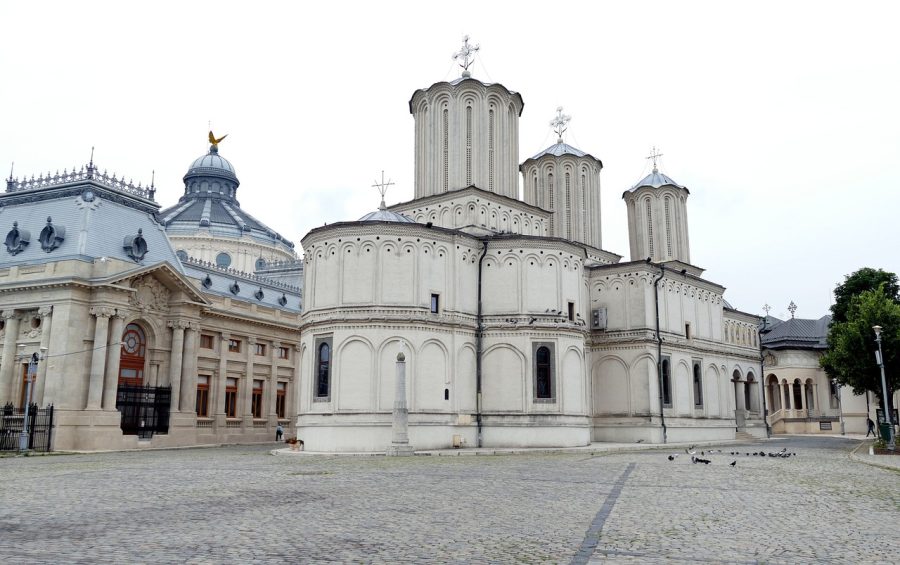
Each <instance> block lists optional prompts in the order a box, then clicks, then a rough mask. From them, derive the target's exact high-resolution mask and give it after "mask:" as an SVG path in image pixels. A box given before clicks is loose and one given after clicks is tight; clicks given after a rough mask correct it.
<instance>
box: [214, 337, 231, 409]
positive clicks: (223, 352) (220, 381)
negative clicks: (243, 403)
mask: <svg viewBox="0 0 900 565" xmlns="http://www.w3.org/2000/svg"><path fill="white" fill-rule="evenodd" d="M219 339H220V341H219V372H218V375H217V376H218V378H217V379H216V387H215V394H216V413H215V415H216V417H218V416H221V420H222V425H223V426H224V425H225V383H226V382H227V381H226V380H225V379H226V378H227V374H228V343H229V342H230V341H231V334H229V333H227V332H222V335H221V337H220V338H219Z"/></svg>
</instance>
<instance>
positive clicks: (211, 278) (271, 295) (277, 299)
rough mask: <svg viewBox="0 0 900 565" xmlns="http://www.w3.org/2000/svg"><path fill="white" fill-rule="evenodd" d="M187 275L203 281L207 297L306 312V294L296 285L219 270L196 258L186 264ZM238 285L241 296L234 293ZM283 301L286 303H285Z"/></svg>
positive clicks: (233, 271) (230, 270)
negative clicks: (260, 292)
mask: <svg viewBox="0 0 900 565" xmlns="http://www.w3.org/2000/svg"><path fill="white" fill-rule="evenodd" d="M184 272H185V274H186V275H187V276H189V277H192V278H195V279H197V280H199V281H200V289H199V290H200V292H202V293H204V294H215V295H219V296H226V297H229V298H232V299H235V300H242V301H244V302H249V303H252V304H261V305H263V306H267V307H269V308H275V309H278V310H284V311H287V312H300V311H301V310H302V302H303V293H302V291H301V290H300V288H298V287H296V286H291V285H287V284H284V283H279V282H277V281H273V280H270V279H267V278H265V277H259V276H256V275H252V274H250V273H243V272H241V271H237V270H235V269H227V268H222V267H218V266H216V265H215V264H212V263H209V262H206V261H199V260H196V259H188V260H187V261H185V262H184ZM207 277H208V278H207ZM235 283H237V293H235V292H232V288H233V285H234V284H235ZM259 291H262V295H261V296H259V295H257V293H258V292H259ZM282 300H283V301H285V304H281V301H282Z"/></svg>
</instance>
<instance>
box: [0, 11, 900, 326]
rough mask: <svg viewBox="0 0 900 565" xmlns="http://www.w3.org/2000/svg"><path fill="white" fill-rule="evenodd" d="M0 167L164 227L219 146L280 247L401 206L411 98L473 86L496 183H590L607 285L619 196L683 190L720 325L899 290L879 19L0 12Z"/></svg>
mask: <svg viewBox="0 0 900 565" xmlns="http://www.w3.org/2000/svg"><path fill="white" fill-rule="evenodd" d="M0 21H2V22H3V32H2V47H0V84H2V87H0V164H2V165H0V166H2V167H4V168H5V169H6V170H5V171H3V176H7V175H8V170H9V169H8V167H9V165H10V163H11V162H13V161H15V171H16V175H17V176H19V175H21V174H28V175H29V176H30V175H31V174H32V173H35V174H36V173H39V172H41V171H47V170H48V169H49V170H52V171H54V172H55V171H56V169H60V170H62V169H63V168H64V167H68V168H71V167H72V166H73V165H79V166H80V165H82V164H84V163H86V162H87V161H88V158H89V157H90V151H91V147H92V146H95V147H96V153H95V162H96V163H98V164H99V165H100V166H101V167H102V168H106V169H109V170H110V171H113V170H114V171H116V172H117V173H119V174H120V175H122V174H124V175H125V176H126V177H130V178H133V179H134V181H135V182H137V181H138V180H141V181H143V182H144V183H147V182H148V181H149V180H150V176H151V171H152V170H155V171H156V185H157V187H158V192H157V200H158V201H159V202H160V203H161V204H162V205H163V206H170V205H172V204H174V203H175V202H176V201H177V199H178V198H179V197H180V196H181V194H182V192H183V188H184V185H183V183H182V180H181V178H182V176H183V175H184V173H185V172H186V171H187V168H188V166H189V165H190V164H191V162H192V161H193V159H195V158H196V157H198V156H200V155H202V154H204V153H205V152H206V150H207V147H208V144H207V142H206V132H207V124H208V123H209V122H210V121H211V122H212V128H213V130H214V131H215V133H216V135H219V136H221V135H224V134H228V139H226V140H225V141H223V142H222V144H221V145H220V154H221V155H222V156H224V157H226V158H228V159H229V160H230V161H231V162H232V164H233V165H234V166H235V169H236V171H237V174H238V177H239V179H240V181H241V186H240V188H239V189H238V199H239V200H240V203H241V206H242V207H243V208H244V209H245V210H247V211H248V212H250V213H251V214H253V215H254V216H256V217H257V218H259V219H260V220H262V221H263V222H265V223H266V224H268V225H269V226H270V227H272V228H273V229H275V230H277V231H279V232H280V233H282V234H283V235H284V236H286V237H287V238H289V239H291V240H292V241H294V242H295V243H296V244H297V247H298V251H299V247H300V240H301V238H302V237H303V235H304V234H305V233H306V232H307V231H308V230H309V229H310V228H312V227H315V226H319V225H322V224H323V223H324V222H329V223H330V222H335V221H340V220H355V219H357V218H358V217H359V216H361V215H363V214H365V213H366V212H369V211H371V210H373V209H375V208H376V207H377V205H378V201H379V197H378V194H377V192H376V190H375V189H374V188H371V185H372V184H373V182H374V180H375V179H376V177H379V176H380V171H381V170H382V169H383V170H384V171H385V175H386V176H387V177H389V178H391V179H392V180H393V181H394V182H395V183H396V185H395V186H394V187H392V189H391V190H390V191H389V193H388V195H387V201H388V203H389V204H391V203H395V202H399V201H405V200H409V199H411V198H412V195H413V185H412V182H413V119H412V116H411V115H410V114H409V107H408V105H407V103H408V101H409V98H410V97H411V95H412V93H413V91H415V90H416V89H418V88H423V87H427V86H429V85H431V84H433V83H435V82H438V81H441V80H452V79H453V78H456V77H457V76H458V75H459V72H458V71H459V69H458V68H457V67H455V66H454V63H453V62H452V61H451V54H452V53H453V52H454V51H456V50H457V49H458V48H459V46H460V43H461V38H462V36H463V34H469V35H471V36H472V40H473V42H475V43H479V44H480V45H481V51H480V52H479V54H478V57H477V59H476V63H475V65H474V67H473V68H472V71H473V75H474V76H475V77H476V78H480V79H482V80H484V81H486V82H500V83H502V84H504V85H505V86H506V87H507V88H509V89H511V90H515V91H518V92H520V93H521V94H522V96H523V98H524V100H525V109H524V112H523V114H522V117H521V122H520V139H519V149H520V157H521V159H520V160H524V159H525V158H527V157H529V156H531V155H533V154H535V153H537V152H539V151H540V150H542V149H543V148H545V147H546V146H548V145H550V144H552V143H553V142H554V141H555V139H554V138H553V136H552V134H551V132H550V127H549V126H548V122H549V121H550V119H551V118H552V117H553V116H554V114H555V109H556V107H557V106H563V107H564V108H565V112H566V113H567V114H570V115H571V116H572V121H571V123H570V127H569V133H568V134H567V137H566V141H567V142H568V143H570V144H572V145H574V146H576V147H578V148H579V149H582V150H584V151H587V152H589V153H591V154H592V155H594V156H596V157H598V158H600V159H601V160H602V161H603V164H604V169H603V172H602V175H601V179H602V185H603V194H602V203H603V211H602V215H603V226H602V229H603V247H604V249H607V250H609V251H612V252H615V253H618V254H620V255H624V256H625V259H624V260H628V259H629V257H628V232H627V224H626V210H625V204H624V202H623V201H622V198H621V196H622V192H623V191H624V190H626V189H627V188H629V187H630V186H631V185H632V184H633V183H634V182H636V181H637V180H639V179H640V178H641V177H642V176H643V175H644V174H646V173H647V172H648V163H647V161H646V159H645V157H646V156H647V155H648V154H649V152H650V148H651V147H652V146H654V145H655V146H658V147H659V148H660V150H661V152H662V153H663V155H664V156H663V157H662V164H661V167H660V168H661V169H662V170H663V172H665V173H666V174H668V175H669V176H671V177H672V178H674V179H675V180H676V181H677V182H679V183H681V184H683V185H686V186H687V187H688V188H689V189H690V191H691V196H690V198H689V200H688V217H689V221H690V224H689V227H690V241H691V259H692V262H693V263H694V264H696V265H698V266H700V267H703V268H705V269H707V271H706V273H705V276H706V277H707V278H708V279H709V280H711V281H714V282H716V283H719V284H722V285H723V286H725V287H727V289H728V290H727V291H726V293H725V297H726V299H728V300H729V301H730V302H731V303H732V304H733V305H734V306H735V307H736V308H738V309H741V310H745V311H748V312H753V313H762V306H763V304H765V303H768V304H770V305H771V306H772V307H773V310H772V314H773V315H776V316H785V315H788V314H787V305H788V303H789V302H790V301H791V300H793V301H794V302H796V304H797V306H798V309H797V317H809V318H817V317H819V316H821V315H823V314H826V313H827V309H828V306H829V305H830V304H831V302H832V291H833V288H834V286H835V284H837V283H838V282H841V281H842V280H843V277H844V275H846V274H848V273H850V272H852V271H854V270H856V269H858V268H860V267H863V266H871V267H880V268H883V269H886V270H890V271H893V272H898V271H900V237H898V225H900V217H898V212H900V182H898V178H900V111H898V106H897V105H898V101H900V33H898V31H897V23H898V21H900V4H898V3H896V2H853V3H851V2H845V3H842V4H833V3H826V2H808V3H806V2H758V1H757V2H746V3H736V2H727V3H726V2H689V3H688V2H633V1H632V2H615V3H614V2H602V3H601V2H585V3H578V2H566V3H563V4H554V3H550V2H546V1H544V2H521V1H520V2H516V3H505V2H504V3H502V4H501V3H499V2H497V3H490V4H489V3H487V2H473V3H468V4H466V3H448V2H434V3H432V2H408V3H399V2H398V3H386V2H360V3H358V4H357V3H343V2H328V3H327V4H326V3H322V4H319V5H313V4H311V3H300V2H291V3H287V2H283V3H282V2H278V3H265V2H252V3H251V2H236V3H231V2H225V1H217V2H210V3H200V2H177V3H175V2H172V3H169V2H143V3H140V4H138V3H134V2H110V3H99V2H60V3H47V2H18V3H15V4H14V3H10V2H5V3H3V4H2V5H0Z"/></svg>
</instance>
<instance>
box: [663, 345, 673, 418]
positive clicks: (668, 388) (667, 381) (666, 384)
mask: <svg viewBox="0 0 900 565" xmlns="http://www.w3.org/2000/svg"><path fill="white" fill-rule="evenodd" d="M662 393H663V394H662V397H663V406H665V407H667V408H669V407H671V406H672V373H671V370H670V368H669V358H668V357H664V358H663V360H662Z"/></svg>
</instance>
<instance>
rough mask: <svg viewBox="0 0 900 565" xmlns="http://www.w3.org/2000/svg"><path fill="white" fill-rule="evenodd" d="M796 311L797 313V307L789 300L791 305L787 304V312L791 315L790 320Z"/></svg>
mask: <svg viewBox="0 0 900 565" xmlns="http://www.w3.org/2000/svg"><path fill="white" fill-rule="evenodd" d="M796 311H797V305H796V304H794V301H793V300H791V303H790V304H788V312H790V313H791V318H793V317H794V312H796Z"/></svg>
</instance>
